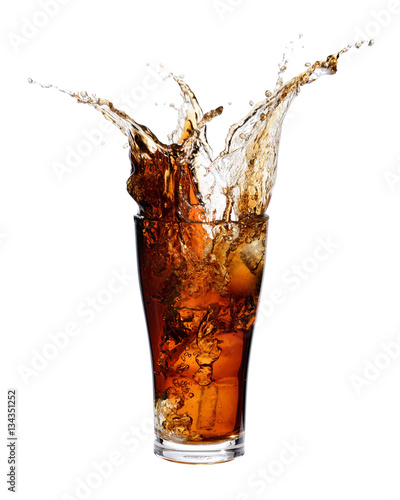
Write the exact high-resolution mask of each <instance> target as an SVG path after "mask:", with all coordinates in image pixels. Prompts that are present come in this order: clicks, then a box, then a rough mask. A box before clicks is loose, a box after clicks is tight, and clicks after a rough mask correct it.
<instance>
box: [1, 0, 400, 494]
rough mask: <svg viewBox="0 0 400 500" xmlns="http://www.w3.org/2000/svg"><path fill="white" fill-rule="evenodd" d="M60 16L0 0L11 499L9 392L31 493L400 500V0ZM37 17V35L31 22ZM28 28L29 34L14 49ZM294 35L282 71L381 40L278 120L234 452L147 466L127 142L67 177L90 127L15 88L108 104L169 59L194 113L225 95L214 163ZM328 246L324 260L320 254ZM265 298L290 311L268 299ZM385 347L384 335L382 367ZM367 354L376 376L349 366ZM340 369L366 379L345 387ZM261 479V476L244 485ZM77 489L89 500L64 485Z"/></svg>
mask: <svg viewBox="0 0 400 500" xmlns="http://www.w3.org/2000/svg"><path fill="white" fill-rule="evenodd" d="M41 5H42V6H41ZM58 5H59V9H58V12H55V13H53V14H52V16H53V17H51V18H46V17H43V14H40V13H42V12H43V3H42V4H40V2H38V1H36V0H20V1H18V2H13V3H9V4H8V5H7V7H4V6H3V8H2V45H1V50H2V67H3V71H2V78H1V83H0V84H1V95H2V103H1V109H2V123H1V127H2V129H1V138H2V147H1V150H0V151H1V160H2V161H1V170H0V172H1V173H0V175H1V180H0V235H1V237H0V270H1V290H0V293H1V295H0V304H1V314H0V321H1V341H2V347H1V370H2V375H1V392H0V400H1V408H2V410H1V414H2V418H1V421H0V422H1V432H0V435H1V436H2V438H1V446H0V449H1V452H0V458H1V464H2V466H1V470H2V471H3V472H2V475H1V484H0V489H1V492H2V493H1V497H2V498H5V497H3V495H4V494H7V495H10V496H11V493H8V492H7V490H6V488H7V486H6V478H5V471H6V464H5V462H6V458H7V451H6V419H5V408H6V394H7V389H8V388H9V387H16V388H18V394H19V415H18V425H19V448H18V452H19V464H18V465H19V470H18V473H19V481H18V495H19V497H20V498H21V499H24V500H25V499H26V500H28V499H29V500H31V499H36V498H38V499H39V498H40V499H41V500H50V499H66V498H69V499H71V498H84V497H85V498H96V499H98V500H101V499H110V498H118V499H120V500H125V499H132V498H162V499H165V500H172V499H175V498H183V497H190V498H193V499H196V500H200V499H204V498H207V499H208V498H210V499H217V498H218V499H221V498H222V499H224V498H226V499H237V500H240V499H242V500H245V499H246V500H247V499H256V498H269V499H271V500H281V499H284V500H289V499H290V500H292V499H294V498H308V499H309V500H314V499H315V500H317V499H318V500H319V499H321V498H324V499H325V500H329V499H337V498H342V499H344V500H353V499H355V498H363V499H364V500H375V499H377V498H379V499H380V500H396V499H397V500H398V499H399V498H400V485H399V481H398V476H399V466H400V458H399V453H398V450H399V448H400V426H399V422H400V405H399V390H400V366H399V363H400V361H399V359H393V358H395V357H396V356H395V354H396V352H395V351H396V346H397V345H398V341H397V340H396V339H397V337H398V335H399V333H400V318H399V277H400V237H399V210H400V182H399V177H396V176H398V174H399V173H400V172H399V170H400V146H399V142H398V137H399V121H398V117H399V111H400V102H399V97H398V80H399V69H398V50H399V40H400V39H399V25H400V5H398V2H397V3H396V2H394V3H393V2H390V1H388V0H380V1H365V0H362V1H361V0H356V1H355V0H350V1H349V0H338V1H336V2H334V3H332V2H329V3H328V2H321V1H317V0H315V1H312V0H304V1H302V2H299V1H294V0H290V1H286V2H280V1H276V0H274V1H272V2H263V1H261V0H243V1H242V2H240V1H239V0H236V1H234V0H229V1H228V0H225V1H221V2H219V3H216V2H215V1H214V0H203V1H197V2H195V1H188V0H186V1H183V0H180V1H163V0H157V1H155V0H150V1H146V2H144V1H143V2H137V1H131V2H128V1H123V0H114V1H113V2H105V1H99V0H97V1H95V0H87V1H81V2H78V0H70V1H69V2H67V1H66V0H64V1H63V5H61V3H59V4H58ZM383 11H384V12H383ZM33 20H34V21H35V22H36V24H42V27H40V28H37V29H36V31H35V27H34V28H33V30H32V27H31V29H30V31H29V29H28V28H26V26H27V23H28V24H29V23H30V22H32V21H33ZM24 26H25V28H24ZM24 29H25V35H26V34H27V30H28V31H29V36H30V38H27V37H25V39H24V40H25V41H21V39H20V38H18V36H19V37H21V36H23V30H24ZM300 32H302V33H304V38H303V40H302V41H303V43H304V45H305V49H301V48H300V47H299V48H298V49H296V52H295V57H294V58H293V64H292V66H291V69H290V75H294V74H295V73H298V72H300V71H302V70H303V68H304V63H305V62H307V61H309V62H314V60H317V59H321V58H325V57H326V56H327V55H329V54H331V53H333V52H335V51H338V50H340V49H341V48H342V47H343V46H344V45H346V44H347V43H353V42H354V41H356V40H357V39H360V38H362V36H363V35H362V33H365V36H366V37H368V35H370V36H371V35H372V37H373V38H375V41H376V43H375V45H374V46H373V47H364V48H362V49H360V50H359V51H354V53H352V54H351V55H350V56H348V57H343V58H342V59H340V60H339V72H338V74H337V75H336V76H333V77H324V78H322V79H320V80H319V81H317V82H315V83H313V84H312V85H311V86H307V87H306V88H304V89H303V90H302V92H301V94H300V96H299V97H298V98H297V99H296V101H295V102H294V104H293V105H292V107H291V109H290V114H289V117H288V122H287V124H286V125H285V127H284V130H283V135H282V142H281V149H280V161H279V173H278V180H277V184H276V188H275V191H274V195H273V197H272V202H271V205H270V207H269V210H268V213H269V215H270V231H269V240H268V258H267V266H266V272H265V278H264V288H263V297H262V308H263V311H264V312H262V311H261V312H260V321H259V325H258V328H257V331H256V333H255V337H254V343H253V350H252V354H251V363H250V373H249V386H248V389H249V390H248V399H247V402H248V405H247V426H246V454H245V456H244V457H242V458H240V459H238V460H236V461H233V462H230V463H226V464H222V465H216V466H208V467H194V466H190V465H181V464H173V463H169V462H166V461H164V460H160V459H157V458H156V457H154V455H153V452H152V447H153V445H152V439H153V438H152V432H151V431H149V421H150V419H151V416H152V387H151V368H150V358H149V353H148V342H147V333H146V329H145V323H144V316H143V313H142V305H141V298H140V293H139V287H138V282H137V279H136V254H135V240H134V226H133V220H132V216H133V215H134V213H135V205H134V202H133V201H132V200H131V198H130V197H129V195H128V194H127V193H126V190H125V182H126V179H127V177H128V174H129V169H130V165H129V161H128V158H127V149H124V148H123V147H122V145H123V144H124V143H125V140H124V137H123V136H122V135H121V134H119V132H118V131H115V132H112V133H108V134H104V138H103V140H104V142H105V144H104V145H103V146H101V145H96V146H92V147H91V151H90V153H88V154H87V156H86V157H85V158H82V159H81V162H80V163H79V165H77V166H76V167H74V168H73V169H72V171H71V172H68V173H66V174H65V175H63V176H62V179H61V181H60V179H59V178H58V177H57V175H56V173H55V170H54V165H55V164H56V162H58V163H64V164H65V163H66V154H67V151H71V149H69V148H72V149H74V150H76V149H77V147H78V145H79V144H80V143H81V142H82V141H84V140H85V136H84V130H87V131H92V130H93V129H95V128H98V127H99V124H100V122H101V120H102V119H101V118H100V116H99V115H98V114H97V113H96V112H95V111H94V110H93V109H90V108H89V107H87V106H78V105H77V104H76V103H75V102H74V101H73V100H72V99H70V98H69V97H68V96H65V95H62V94H59V93H57V92H55V91H52V90H42V89H41V88H40V87H38V86H32V85H28V83H27V79H28V77H32V78H34V79H36V80H38V81H40V82H43V83H48V82H49V83H54V84H56V85H59V86H62V87H66V88H70V89H72V90H87V91H89V92H96V93H97V95H100V96H103V97H107V98H109V99H111V100H114V101H118V100H121V96H122V95H123V94H126V93H127V94H129V92H130V91H132V89H137V88H138V87H143V85H144V81H146V78H145V75H146V68H148V67H147V66H146V63H149V64H150V67H153V68H155V67H157V66H158V65H159V63H162V64H164V70H165V71H173V72H174V73H176V74H184V75H185V80H186V81H187V83H188V84H189V85H190V86H191V87H192V89H193V90H194V92H195V93H196V95H197V97H198V99H199V101H200V104H201V105H202V107H203V109H204V110H205V111H207V110H209V109H211V108H215V107H217V106H219V105H221V104H222V105H224V107H225V111H224V114H223V116H221V117H219V118H216V119H215V120H214V122H213V123H212V124H210V126H209V136H210V138H211V141H212V144H213V145H214V150H215V151H218V150H219V149H221V147H222V141H223V137H224V135H225V134H226V132H227V130H228V127H229V125H230V124H231V123H233V122H234V121H237V120H238V119H240V117H241V116H243V115H244V114H245V113H247V111H248V110H249V104H248V103H249V100H254V101H255V102H257V101H259V100H261V99H262V98H263V95H264V91H265V90H266V89H268V88H269V89H272V88H273V86H274V83H275V79H276V72H277V63H278V62H279V61H280V60H281V57H282V53H283V50H284V47H285V45H287V43H288V42H289V41H290V40H294V39H296V38H297V35H298V33H300ZM16 40H17V41H18V42H16ZM300 45H301V44H300ZM138 92H139V91H138ZM229 101H232V105H228V102H229ZM155 102H158V103H159V106H158V107H157V106H155V105H154V103H155ZM163 102H166V103H167V104H166V106H163V105H162V103H163ZM170 102H174V103H176V104H179V102H180V101H179V92H178V90H177V89H175V88H174V87H173V86H172V84H170V83H169V82H166V83H160V84H159V85H157V88H156V89H154V90H149V91H147V93H146V95H145V97H144V98H143V100H142V102H140V104H139V105H137V106H135V109H134V110H132V115H133V116H134V117H135V119H136V120H137V121H139V123H145V124H146V125H148V126H149V127H150V128H151V129H152V130H153V131H154V132H155V133H156V134H159V136H160V138H161V140H165V138H166V133H167V132H168V131H170V130H172V129H173V128H174V126H175V115H176V112H175V111H174V110H172V109H171V108H170V107H169V103H170ZM321 238H322V239H324V240H327V239H328V238H329V239H330V240H331V241H332V242H334V243H335V245H336V247H337V248H335V249H334V250H333V251H332V253H331V254H329V256H328V258H326V260H324V261H322V262H317V261H315V260H314V261H313V260H312V259H313V253H314V251H315V250H316V248H317V247H318V244H319V243H318V239H321ZM310 259H311V260H310ZM296 265H299V266H302V267H303V266H304V267H305V268H306V269H307V270H308V271H307V270H306V271H305V273H306V277H303V278H302V279H299V284H298V287H297V289H296V290H294V289H293V288H294V285H293V284H292V285H291V284H290V283H288V282H287V280H285V279H284V278H283V276H286V277H287V276H291V275H292V274H291V273H293V272H294V268H293V266H296ZM310 269H312V271H310ZM123 270H126V272H127V273H129V274H130V275H131V276H133V279H131V280H130V282H129V284H128V286H126V287H125V288H124V289H123V291H122V292H121V293H119V294H115V295H114V296H113V298H112V302H111V303H110V304H109V305H107V306H105V307H104V310H102V311H100V312H98V313H96V314H95V318H94V320H93V321H90V322H86V321H85V318H84V317H81V316H78V314H77V307H79V304H81V303H82V302H85V301H86V300H87V298H88V297H89V296H92V297H95V296H96V295H97V294H98V293H102V290H103V289H104V288H106V287H107V285H108V282H109V281H110V279H111V277H112V275H113V274H112V273H113V272H122V271H123ZM303 272H304V269H303ZM285 273H286V274H285ZM288 273H289V275H288ZM274 289H278V290H280V291H281V294H282V296H283V297H284V299H285V300H284V302H283V303H281V304H276V305H275V306H274V305H273V303H272V302H271V293H272V295H273V296H275V294H274V293H273V290H274ZM86 318H87V319H88V317H86ZM70 322H76V323H77V324H78V326H79V328H80V334H79V335H77V336H76V337H73V338H72V337H71V338H70V340H69V343H68V345H67V346H65V347H64V348H63V349H60V350H59V351H58V352H55V353H54V348H53V350H52V348H51V347H50V348H49V347H48V345H49V344H50V343H51V342H50V337H49V334H50V333H53V334H56V333H58V332H61V331H63V330H64V328H65V326H66V324H67V323H70ZM399 340H400V338H399ZM382 342H383V343H385V344H386V345H387V344H389V343H390V342H396V344H392V345H391V346H392V349H393V353H394V354H393V355H392V357H389V356H388V355H387V354H386V355H385V354H384V353H385V351H384V348H383V347H382ZM46 349H47V350H46ZM43 352H46V353H47V354H46V356H47V357H48V354H49V353H50V355H53V359H52V360H48V359H46V358H42V368H41V369H40V370H36V371H35V374H34V375H32V373H31V374H30V375H29V376H28V377H27V376H26V377H25V380H24V379H23V377H22V376H21V370H23V368H21V367H23V366H24V367H32V363H33V362H34V360H35V359H36V365H37V363H40V361H37V358H38V353H39V355H43ZM382 353H383V355H382ZM43 360H44V361H43ZM366 360H367V361H366ZM368 361H369V362H371V363H375V362H377V364H378V365H379V366H380V367H379V368H378V369H375V370H374V369H373V368H371V366H370V369H369V371H368V370H367V372H366V375H364V373H363V372H364V370H365V369H366V366H367V364H368ZM355 376H358V377H360V378H359V379H358V382H359V383H360V384H361V382H360V380H364V382H362V386H361V388H359V390H356V387H355V384H354V380H356V379H355ZM368 377H369V379H370V380H368ZM361 378H362V379H361ZM373 378H374V380H372V379H373ZM352 380H353V382H352ZM137 428H139V434H138V433H137ZM135 429H136V430H135ZM129 433H130V434H129ZM135 433H136V436H137V437H136V438H135V437H133V435H134V434H135ZM128 435H130V441H129V443H130V444H129V445H128V444H126V439H127V436H128ZM293 440H294V441H295V442H296V443H297V445H298V447H300V448H301V450H302V451H301V452H298V456H297V457H294V460H293V462H292V463H291V464H289V465H283V466H282V465H279V463H278V462H277V460H279V457H280V453H281V450H283V449H284V447H285V444H284V442H285V441H286V442H289V443H292V442H293ZM118 453H119V455H116V454H118ZM110 454H111V455H112V457H115V456H119V457H120V460H119V462H118V463H119V465H115V466H114V470H113V471H112V472H111V473H109V475H108V477H107V478H101V479H100V480H98V479H99V477H100V476H96V475H93V474H94V473H95V471H96V468H95V465H94V464H99V463H100V462H104V461H109V460H110ZM264 473H265V474H267V476H266V477H267V478H269V479H262V476H260V477H259V476H258V475H259V474H261V475H262V474H264ZM274 474H275V476H274ZM96 479H97V483H96ZM88 481H89V483H90V484H91V485H92V487H91V488H90V490H88V489H86V492H84V488H81V490H80V491H78V492H77V491H76V489H77V486H78V484H81V485H82V482H85V483H87V482H88ZM268 481H269V482H268ZM100 483H101V484H100ZM68 495H69V496H68ZM85 495H86V496H85Z"/></svg>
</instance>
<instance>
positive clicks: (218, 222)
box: [133, 214, 269, 226]
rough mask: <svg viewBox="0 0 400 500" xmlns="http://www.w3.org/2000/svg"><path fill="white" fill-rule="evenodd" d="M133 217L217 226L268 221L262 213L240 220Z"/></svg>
mask: <svg viewBox="0 0 400 500" xmlns="http://www.w3.org/2000/svg"><path fill="white" fill-rule="evenodd" d="M133 219H134V220H135V222H136V221H137V222H157V223H160V224H165V225H166V224H202V225H209V226H218V225H221V224H234V225H241V224H246V223H250V222H254V221H268V220H269V215H267V214H264V215H249V216H246V217H243V219H240V220H211V221H198V220H184V219H181V220H177V219H152V218H150V217H145V216H143V215H139V214H137V215H134V216H133Z"/></svg>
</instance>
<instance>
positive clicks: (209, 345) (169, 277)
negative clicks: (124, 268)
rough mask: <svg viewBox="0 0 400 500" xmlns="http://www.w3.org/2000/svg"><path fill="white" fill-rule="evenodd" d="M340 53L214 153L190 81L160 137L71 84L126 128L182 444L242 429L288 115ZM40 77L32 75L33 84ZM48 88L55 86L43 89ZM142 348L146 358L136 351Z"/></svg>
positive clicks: (145, 259)
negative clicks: (270, 210)
mask: <svg viewBox="0 0 400 500" xmlns="http://www.w3.org/2000/svg"><path fill="white" fill-rule="evenodd" d="M346 50H348V48H346V49H344V50H342V51H341V52H339V53H338V54H336V55H332V56H329V57H328V58H327V59H326V60H325V61H317V62H315V63H314V64H313V65H311V64H307V69H306V71H304V72H303V73H301V74H300V75H298V76H297V77H296V78H293V79H291V80H290V81H289V82H287V83H285V84H283V83H282V80H281V77H282V74H283V73H284V71H285V69H286V64H287V60H286V57H285V56H284V58H283V60H282V64H281V65H280V72H279V78H278V88H277V89H276V90H275V91H274V92H273V93H270V92H266V96H267V97H266V99H264V100H263V101H261V102H259V103H258V104H256V105H255V106H254V107H253V108H252V110H251V112H250V113H249V114H248V115H247V116H246V117H244V118H243V119H242V120H241V121H240V122H239V123H237V124H235V125H233V126H232V127H231V128H230V130H229V133H228V135H227V138H226V142H225V148H224V151H222V152H221V153H220V154H219V155H218V156H217V157H216V158H215V159H214V157H213V154H212V151H211V148H210V146H209V144H208V142H207V138H206V123H207V122H209V121H210V120H211V119H213V118H214V117H215V116H218V115H219V114H220V113H221V112H222V107H220V108H217V109H215V110H213V111H210V112H209V113H206V114H203V112H202V110H201V108H200V106H199V104H198V102H197V99H196V97H195V96H194V94H193V92H192V91H191V90H190V88H189V87H188V86H187V85H186V84H185V83H184V82H183V81H181V80H180V79H179V78H177V77H174V78H175V80H176V81H177V83H178V84H179V86H180V90H181V94H182V97H183V105H182V106H181V108H180V109H179V121H178V126H177V128H176V130H175V131H174V132H173V133H172V134H171V137H170V138H171V144H163V143H162V142H160V141H159V140H158V139H157V137H155V135H154V134H153V133H152V132H151V131H150V130H149V129H148V128H147V127H145V126H143V125H139V124H138V123H137V122H135V121H134V120H133V119H132V118H130V117H129V116H128V115H127V114H126V113H124V112H122V111H120V110H117V109H116V108H115V107H114V106H113V104H112V103H111V102H110V101H108V100H106V99H100V98H97V97H95V96H94V95H92V96H89V95H88V94H87V93H86V92H80V93H73V92H68V91H63V92H66V93H68V94H69V95H71V96H72V97H75V98H76V99H77V100H78V102H80V103H85V104H89V105H91V106H93V107H95V108H96V109H97V110H99V111H100V112H101V113H102V114H103V115H104V116H105V117H106V118H107V119H108V120H111V121H112V122H113V123H114V124H115V125H116V126H118V127H119V128H120V130H121V131H122V132H123V133H124V134H125V135H126V136H127V138H128V141H129V146H130V159H131V164H132V171H131V175H130V177H129V179H128V191H129V193H130V195H131V196H132V197H133V199H134V200H135V201H136V202H137V204H138V206H139V215H140V217H139V218H136V234H137V248H138V262H139V274H140V281H141V286H142V295H143V302H144V307H145V311H146V318H147V324H148V330H149V337H150V345H151V354H152V361H153V371H154V389H155V424H156V432H157V433H158V435H159V436H160V437H162V438H164V439H169V440H172V441H184V442H208V441H218V440H223V439H227V438H232V437H236V436H238V435H239V434H240V433H241V432H242V431H243V429H244V404H245V390H246V377H247V375H246V374H247V362H248V354H249V348H250V342H251V335H252V331H253V325H254V321H255V316H256V310H257V303H258V299H259V292H260V286H261V279H262V272H263V265H264V257H265V244H266V230H267V219H266V218H265V212H266V209H267V207H268V204H269V202H270V199H271V194H272V189H273V186H274V183H275V178H276V168H277V156H278V149H279V139H280V133H281V127H282V122H283V119H284V117H285V114H286V112H287V110H288V108H289V106H290V103H291V102H292V100H293V98H294V97H295V96H296V95H297V94H298V92H299V90H300V88H301V87H302V86H303V85H305V84H306V83H310V82H312V81H314V80H316V79H317V78H318V77H319V76H320V75H321V74H334V73H335V72H336V70H337V60H338V57H339V56H340V54H341V53H343V52H345V51H346ZM31 83H34V82H33V81H31ZM45 87H49V86H45ZM138 355H140V354H138Z"/></svg>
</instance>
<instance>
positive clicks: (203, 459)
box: [154, 433, 244, 464]
mask: <svg viewBox="0 0 400 500" xmlns="http://www.w3.org/2000/svg"><path fill="white" fill-rule="evenodd" d="M154 454H155V455H156V456H157V457H161V458H164V459H165V460H170V461H171V462H180V463H183V464H218V463H221V462H229V460H233V459H234V458H237V457H241V456H242V455H244V433H243V434H240V436H238V437H236V438H232V439H228V440H226V441H219V442H216V443H207V444H205V443H204V444H185V443H173V442H172V441H167V440H166V439H163V438H160V437H159V436H156V437H155V440H154Z"/></svg>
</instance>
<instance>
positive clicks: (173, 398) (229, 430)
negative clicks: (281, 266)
mask: <svg viewBox="0 0 400 500" xmlns="http://www.w3.org/2000/svg"><path fill="white" fill-rule="evenodd" d="M266 229H267V219H266V218H264V217H259V218H255V217H252V218H250V219H248V220H245V221H242V222H239V223H238V222H234V223H216V224H215V223H214V224H213V223H206V224H202V223H196V222H188V223H186V222H183V223H182V222H181V223H179V222H175V221H167V222H164V221H155V220H153V221H149V220H146V219H140V218H137V219H136V235H137V248H138V263H139V273H140V279H141V285H142V295H143V303H144V307H145V310H146V318H147V326H148V330H149V334H150V346H151V352H152V360H153V368H154V387H155V415H156V418H155V424H156V432H157V433H158V435H159V436H160V437H162V438H164V439H172V440H182V441H188V442H189V441H196V442H198V441H203V442H205V441H213V440H221V439H227V438H232V437H235V436H238V435H239V434H240V433H241V432H242V431H243V430H244V404H245V390H246V378H247V361H248V354H249V349H250V342H251V334H252V331H253V325H254V321H255V315H256V309H257V303H258V298H259V292H260V286H261V278H262V272H263V265H264V255H265V243H266V241H265V240H266ZM189 242H190V245H189Z"/></svg>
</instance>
